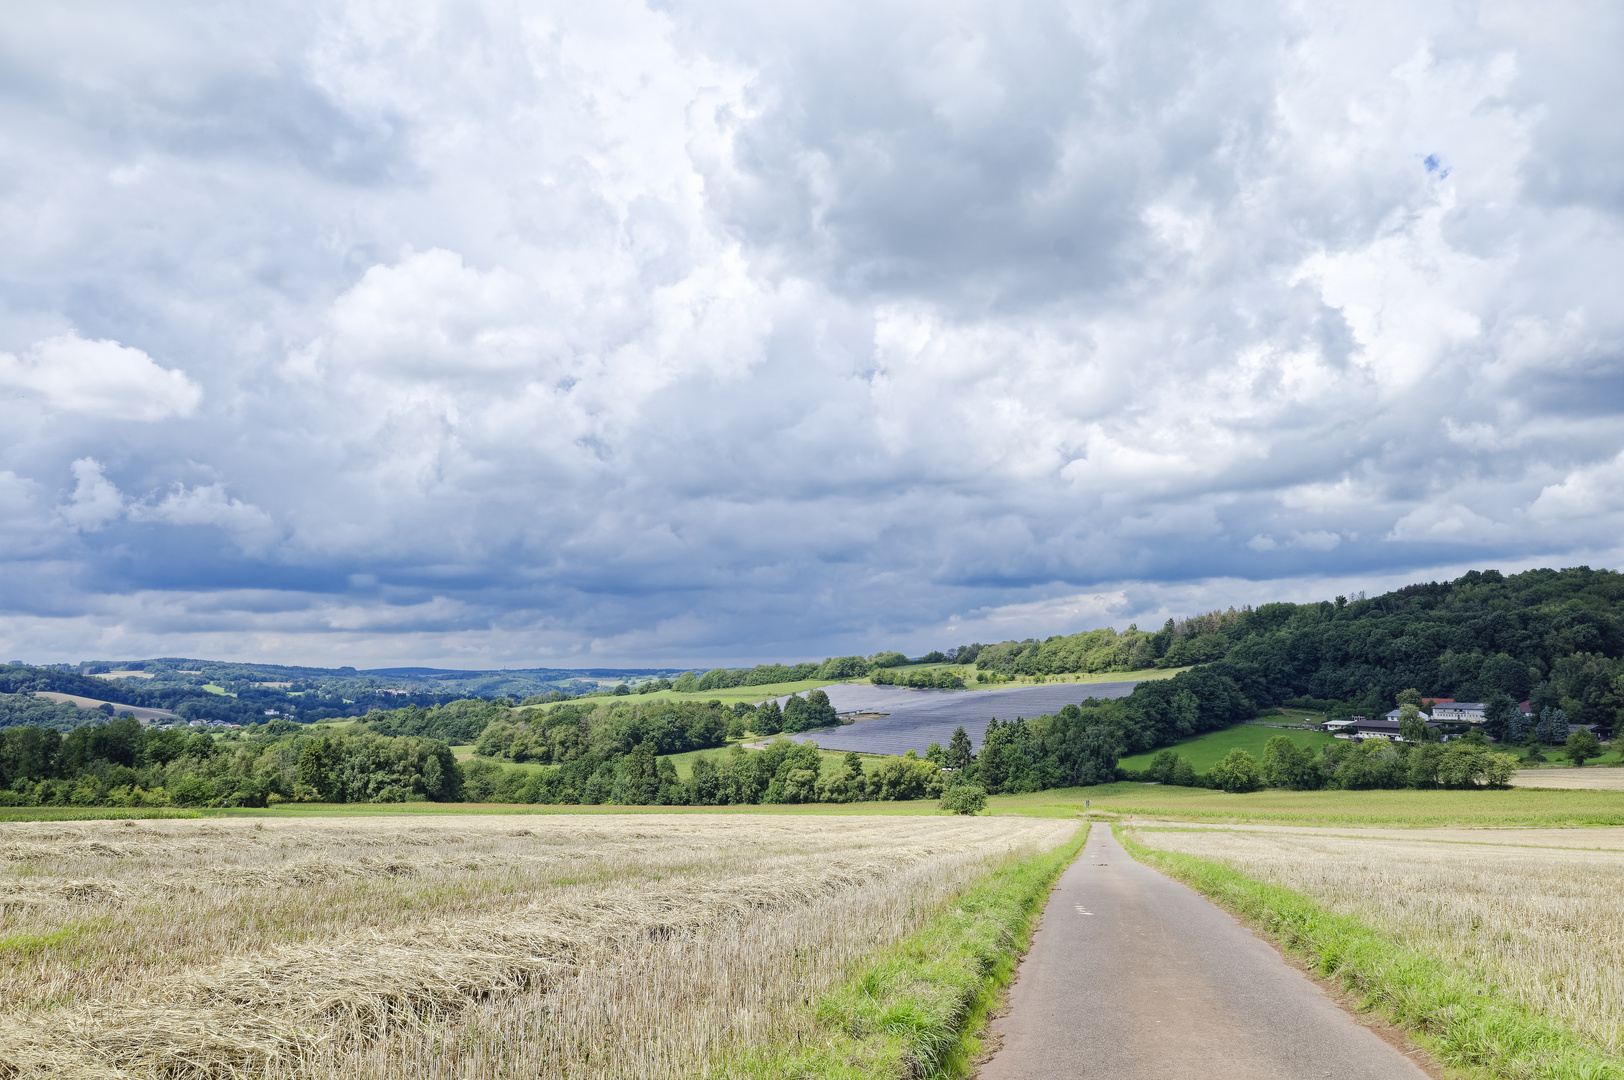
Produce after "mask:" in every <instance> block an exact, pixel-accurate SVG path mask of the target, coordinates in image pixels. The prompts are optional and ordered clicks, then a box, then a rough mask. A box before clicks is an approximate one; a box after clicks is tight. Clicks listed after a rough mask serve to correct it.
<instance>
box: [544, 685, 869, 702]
mask: <svg viewBox="0 0 1624 1080" xmlns="http://www.w3.org/2000/svg"><path fill="white" fill-rule="evenodd" d="M852 681H855V680H851V679H802V680H801V681H800V682H786V683H765V684H763V685H761V686H735V687H731V688H729V689H726V690H702V691H700V692H698V693H695V694H679V693H677V692H676V691H675V690H655V691H653V692H652V693H648V694H637V693H632V694H623V695H621V696H619V697H616V696H613V695H611V696H609V697H602V698H587V699H586V700H587V701H591V702H592V703H594V704H597V703H599V702H602V703H604V704H614V703H616V702H623V703H631V704H647V703H649V702H652V701H720V702H721V703H722V704H723V705H732V704H734V703H735V702H739V701H744V702H748V703H749V704H752V705H755V704H758V703H760V702H763V701H766V700H767V699H768V698H776V697H785V696H787V695H789V694H805V693H806V692H807V691H808V690H816V689H817V688H818V687H820V686H832V685H834V683H836V682H852ZM560 704H562V703H561V702H556V701H555V702H549V703H547V704H545V705H521V706H520V708H521V709H552V708H556V707H557V706H558V705H560Z"/></svg>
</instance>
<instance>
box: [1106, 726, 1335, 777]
mask: <svg viewBox="0 0 1624 1080" xmlns="http://www.w3.org/2000/svg"><path fill="white" fill-rule="evenodd" d="M1280 719H1281V720H1282V721H1284V720H1285V719H1286V717H1284V716H1282V717H1280ZM1299 719H1301V718H1300V717H1299ZM1276 735H1289V736H1291V741H1292V742H1294V743H1296V744H1297V745H1298V746H1305V747H1307V748H1308V749H1309V750H1312V751H1315V752H1316V753H1317V752H1318V751H1319V748H1320V747H1322V746H1324V745H1325V744H1326V743H1329V742H1332V741H1334V740H1333V737H1332V736H1330V735H1327V734H1325V733H1324V732H1323V731H1286V730H1283V729H1281V728H1273V727H1260V726H1258V725H1256V724H1236V725H1235V726H1234V727H1228V728H1224V729H1223V730H1222V731H1209V732H1207V733H1206V734H1205V735H1197V736H1196V737H1194V738H1193V739H1185V740H1184V741H1183V742H1176V743H1174V744H1173V745H1172V746H1170V747H1167V748H1166V749H1169V750H1172V751H1173V752H1174V753H1175V754H1177V755H1179V756H1180V757H1185V758H1189V759H1190V765H1191V766H1192V767H1193V768H1194V769H1195V771H1196V772H1198V773H1204V772H1206V771H1207V770H1208V769H1210V768H1212V767H1213V766H1214V765H1216V764H1218V762H1220V761H1222V760H1223V758H1224V755H1225V754H1227V753H1229V752H1230V751H1231V750H1245V751H1246V752H1247V753H1248V754H1251V755H1252V756H1253V757H1255V758H1261V757H1262V756H1263V747H1264V746H1265V745H1266V744H1267V743H1268V741H1269V740H1270V739H1272V738H1274V737H1275V736H1276ZM1159 753H1161V751H1160V750H1150V751H1146V752H1145V753H1143V754H1135V755H1133V756H1132V757H1125V758H1123V759H1122V760H1121V761H1120V762H1118V764H1119V765H1120V766H1121V767H1122V768H1124V769H1133V770H1135V771H1143V770H1144V769H1148V768H1149V767H1150V759H1151V758H1152V757H1154V756H1156V755H1157V754H1159Z"/></svg>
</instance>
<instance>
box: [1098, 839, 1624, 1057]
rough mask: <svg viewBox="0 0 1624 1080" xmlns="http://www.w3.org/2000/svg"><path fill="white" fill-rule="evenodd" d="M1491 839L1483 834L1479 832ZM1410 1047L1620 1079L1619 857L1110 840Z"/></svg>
mask: <svg viewBox="0 0 1624 1080" xmlns="http://www.w3.org/2000/svg"><path fill="white" fill-rule="evenodd" d="M1488 835H1490V836H1492V834H1488ZM1118 836H1119V838H1120V839H1121V840H1122V842H1123V844H1124V846H1125V847H1127V848H1128V850H1129V852H1130V853H1132V854H1133V856H1134V857H1135V858H1137V859H1139V860H1140V861H1142V862H1145V863H1147V864H1149V865H1151V866H1153V867H1155V868H1157V869H1159V870H1162V871H1163V872H1165V873H1168V874H1169V875H1171V876H1172V877H1175V878H1177V879H1178V880H1180V881H1183V882H1185V883H1186V884H1188V885H1190V886H1192V887H1193V888H1195V889H1197V890H1199V891H1200V892H1202V893H1205V894H1206V895H1208V896H1210V897H1211V898H1212V899H1214V900H1215V901H1217V902H1218V903H1219V904H1221V905H1222V906H1224V907H1226V908H1228V909H1229V910H1230V911H1233V912H1235V913H1236V914H1237V915H1239V916H1241V917H1242V918H1243V919H1246V920H1247V921H1249V922H1251V923H1252V924H1254V925H1256V926H1258V927H1259V928H1261V929H1262V930H1264V931H1266V932H1268V933H1269V934H1271V935H1273V936H1274V937H1275V938H1276V939H1277V940H1278V941H1279V942H1280V944H1281V945H1282V946H1283V947H1285V948H1286V949H1288V950H1290V951H1292V952H1294V953H1296V954H1298V955H1300V956H1302V957H1304V958H1305V959H1307V960H1308V961H1309V963H1310V965H1311V966H1312V967H1313V968H1314V970H1316V971H1317V972H1318V973H1319V974H1321V975H1323V976H1327V977H1330V978H1333V979H1335V980H1337V981H1339V982H1340V983H1341V984H1342V985H1343V986H1344V987H1346V988H1347V989H1348V990H1349V991H1351V992H1353V993H1354V994H1355V995H1357V996H1358V998H1359V999H1360V1001H1361V1003H1362V1005H1363V1007H1365V1008H1368V1009H1372V1010H1375V1011H1377V1012H1378V1013H1380V1014H1381V1015H1383V1016H1385V1017H1386V1018H1387V1019H1389V1020H1391V1021H1392V1022H1393V1023H1395V1024H1398V1025H1400V1026H1401V1027H1404V1028H1407V1029H1410V1030H1411V1031H1412V1032H1415V1033H1417V1034H1418V1037H1419V1038H1420V1040H1421V1041H1422V1042H1424V1043H1425V1044H1427V1045H1428V1046H1429V1048H1430V1049H1431V1050H1432V1051H1433V1053H1434V1054H1435V1055H1436V1056H1437V1057H1438V1058H1440V1059H1441V1060H1442V1061H1444V1062H1445V1063H1446V1064H1449V1065H1451V1066H1454V1067H1457V1068H1460V1069H1463V1070H1465V1071H1467V1072H1468V1073H1469V1074H1471V1075H1474V1076H1483V1077H1498V1078H1515V1080H1525V1078H1526V1080H1534V1078H1541V1080H1545V1078H1549V1080H1618V1078H1621V1077H1624V1056H1621V1049H1624V933H1621V932H1620V925H1619V920H1618V917H1617V916H1618V912H1619V910H1620V908H1621V901H1624V878H1621V875H1620V873H1619V871H1620V869H1621V864H1624V856H1620V855H1619V854H1618V853H1616V852H1584V851H1574V850H1549V849H1529V848H1509V847H1496V846H1494V845H1493V844H1492V843H1490V842H1487V841H1486V842H1485V843H1483V844H1481V845H1480V844H1470V845H1463V844H1442V843H1439V844H1431V843H1418V842H1415V841H1409V840H1406V841H1403V842H1393V841H1387V840H1381V839H1355V838H1342V837H1325V836H1312V837H1304V836H1293V835H1290V834H1281V833H1267V834H1259V833H1215V832H1211V831H1207V830H1202V831H1200V832H1180V831H1176V830H1174V831H1166V832H1163V831H1159V830H1149V829H1147V830H1143V831H1140V830H1135V829H1131V828H1120V827H1119V829H1118Z"/></svg>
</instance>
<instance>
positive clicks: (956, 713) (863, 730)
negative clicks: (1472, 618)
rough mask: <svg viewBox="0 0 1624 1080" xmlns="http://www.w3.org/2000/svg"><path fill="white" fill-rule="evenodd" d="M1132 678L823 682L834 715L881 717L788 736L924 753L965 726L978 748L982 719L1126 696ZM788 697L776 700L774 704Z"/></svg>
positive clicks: (827, 744)
mask: <svg viewBox="0 0 1624 1080" xmlns="http://www.w3.org/2000/svg"><path fill="white" fill-rule="evenodd" d="M1138 685H1139V684H1138V683H1136V682H1111V683H1045V684H1043V685H1042V686H1021V687H1012V688H1010V689H1007V690H905V689H902V688H900V687H896V686H860V685H855V684H851V683H840V684H838V685H835V686H826V687H824V688H823V689H824V691H825V692H826V693H827V694H828V695H829V702H830V704H832V705H833V706H834V707H835V711H836V712H838V713H853V712H876V713H886V714H887V715H885V716H880V717H875V718H872V719H864V720H858V721H856V722H855V723H852V724H848V725H845V726H842V727H838V728H824V729H823V730H821V731H810V732H806V733H805V734H802V735H792V736H790V738H792V739H794V740H796V741H797V742H815V743H817V744H818V745H819V746H821V747H823V748H824V749H825V750H856V751H858V752H859V753H864V754H905V753H907V752H908V751H909V750H915V751H918V752H919V753H921V754H923V753H924V752H925V748H926V747H927V746H929V745H930V744H931V743H941V744H942V745H943V746H946V745H947V742H948V740H949V739H951V738H952V737H953V729H954V728H956V727H958V726H960V725H961V724H962V725H963V726H964V730H965V733H966V734H968V735H969V736H970V743H971V745H972V746H974V747H975V748H976V749H977V750H979V749H980V748H981V741H982V737H983V736H984V735H985V734H986V731H987V722H988V721H989V720H991V719H992V718H993V717H995V716H996V717H997V718H998V719H1000V720H1013V719H1015V718H1016V717H1017V716H1028V717H1030V716H1042V715H1044V714H1045V713H1051V714H1052V713H1054V712H1057V711H1059V709H1060V708H1061V707H1062V706H1064V705H1076V704H1078V703H1080V702H1082V701H1084V700H1086V699H1088V698H1091V697H1092V698H1119V697H1127V696H1128V694H1129V693H1131V692H1132V691H1133V688H1134V687H1135V686H1138ZM787 700H789V699H788V698H780V699H779V704H783V702H785V701H787Z"/></svg>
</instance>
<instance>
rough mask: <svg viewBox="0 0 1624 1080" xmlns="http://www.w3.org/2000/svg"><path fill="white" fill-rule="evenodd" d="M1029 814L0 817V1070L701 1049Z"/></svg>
mask: <svg viewBox="0 0 1624 1080" xmlns="http://www.w3.org/2000/svg"><path fill="white" fill-rule="evenodd" d="M1076 827H1077V826H1076V824H1075V822H1066V821H1054V820H1035V819H1028V818H939V817H938V818H890V817H887V818H852V817H846V818H819V817H798V818H762V817H742V816H741V817H729V816H725V815H717V816H708V817H702V818H701V817H666V816H654V815H649V816H619V817H605V818H586V817H573V816H572V817H557V818H546V817H526V818H523V819H517V818H512V817H505V818H504V817H460V818H457V819H424V818H420V817H414V818H368V819H364V820H355V819H344V818H339V817H333V818H320V819H304V820H297V821H288V820H274V819H273V820H262V821H244V820H202V821H141V822H133V821H125V822H113V821H91V822H73V823H64V822H52V823H37V824H35V823H26V824H25V823H7V824H3V825H0V927H3V929H0V1002H4V1005H3V1006H0V1010H3V1011H0V1076H46V1075H49V1076H83V1077H90V1076H97V1077H112V1076H142V1077H174V1078H190V1077H198V1078H221V1077H238V1076H242V1077H247V1076H254V1077H268V1076H277V1077H282V1076H312V1077H333V1078H339V1077H363V1076H364V1077H369V1078H370V1077H389V1076H400V1077H407V1076H410V1077H457V1078H468V1080H478V1078H484V1077H499V1076H518V1075H523V1076H526V1077H622V1076H642V1077H661V1076H694V1075H703V1074H704V1073H705V1072H707V1071H708V1070H709V1069H711V1068H712V1067H714V1066H715V1065H716V1064H717V1063H718V1062H720V1061H723V1060H725V1059H726V1058H727V1057H728V1056H729V1055H731V1054H734V1053H738V1052H740V1051H742V1050H745V1049H748V1048H751V1047H755V1048H761V1047H764V1046H770V1045H784V1044H791V1045H793V1044H794V1043H796V1042H797V1040H811V1039H816V1038H818V1037H819V1036H818V1033H817V1028H816V1024H815V1023H814V1021H813V1016H812V1009H811V1007H810V1005H811V1002H812V1001H813V999H814V998H815V997H816V996H817V994H818V993H819V992H820V991H821V990H822V989H824V988H826V987H827V986H829V985H830V984H832V983H833V982H834V981H836V980H838V979H839V978H841V977H842V976H843V975H845V974H847V973H848V972H849V971H850V970H851V969H852V967H853V965H854V964H855V963H856V962H858V961H860V960H861V959H862V958H864V957H865V956H866V955H868V954H870V953H872V952H873V951H874V950H875V949H877V948H879V947H883V946H885V945H888V944H891V943H893V942H896V941H898V940H900V939H902V938H904V937H906V936H907V935H909V934H910V933H912V932H913V931H914V930H916V929H917V928H918V927H919V926H920V925H921V924H922V923H924V922H925V921H926V920H927V919H929V918H930V917H931V916H932V915H934V914H936V913H938V912H940V911H941V910H943V908H944V905H945V904H946V903H947V902H948V901H949V900H950V899H951V898H952V897H953V896H954V895H956V894H957V893H958V892H959V891H960V890H961V889H962V888H963V887H964V886H965V885H967V884H968V883H969V882H971V881H973V880H974V879H976V878H978V877H979V876H981V875H982V874H984V873H987V872H989V871H990V870H992V869H994V868H995V867H997V866H998V865H1001V864H1002V863H1003V862H1004V861H1005V860H1007V859H1008V858H1009V857H1010V855H1011V853H1012V852H1029V851H1035V850H1043V849H1047V848H1050V847H1053V846H1055V845H1056V844H1059V843H1061V842H1063V841H1064V840H1065V839H1067V838H1068V837H1070V836H1071V835H1072V834H1073V833H1074V831H1075V829H1076Z"/></svg>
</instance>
